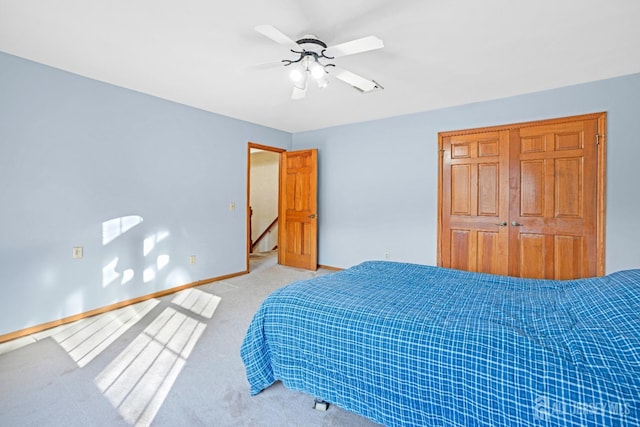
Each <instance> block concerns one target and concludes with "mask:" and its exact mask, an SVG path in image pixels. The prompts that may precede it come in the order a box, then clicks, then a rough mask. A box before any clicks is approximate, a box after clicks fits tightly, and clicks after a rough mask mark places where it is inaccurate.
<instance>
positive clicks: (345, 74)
mask: <svg viewBox="0 0 640 427" xmlns="http://www.w3.org/2000/svg"><path fill="white" fill-rule="evenodd" d="M331 74H333V76H334V77H335V78H336V79H339V80H342V81H343V82H345V83H347V84H348V85H351V86H353V87H354V88H356V89H358V90H359V91H360V92H371V91H372V90H375V89H384V88H383V87H382V86H380V85H379V84H378V83H377V82H375V81H374V80H369V79H365V78H364V77H362V76H359V75H357V74H355V73H352V72H351V71H348V70H345V69H344V68H338V67H335V69H334V70H332V71H331Z"/></svg>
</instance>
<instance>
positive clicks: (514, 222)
mask: <svg viewBox="0 0 640 427" xmlns="http://www.w3.org/2000/svg"><path fill="white" fill-rule="evenodd" d="M511 225H513V226H514V227H522V224H520V223H519V222H517V221H512V222H511Z"/></svg>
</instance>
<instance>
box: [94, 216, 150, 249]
mask: <svg viewBox="0 0 640 427" xmlns="http://www.w3.org/2000/svg"><path fill="white" fill-rule="evenodd" d="M140 223H142V217H141V216H139V215H128V216H122V217H120V218H113V219H110V220H108V221H105V222H103V223H102V245H103V246H106V245H107V244H109V243H110V242H111V241H113V240H114V239H116V238H118V237H119V236H121V235H123V234H124V233H126V232H127V231H129V230H131V229H132V228H133V227H135V226H136V225H138V224H140Z"/></svg>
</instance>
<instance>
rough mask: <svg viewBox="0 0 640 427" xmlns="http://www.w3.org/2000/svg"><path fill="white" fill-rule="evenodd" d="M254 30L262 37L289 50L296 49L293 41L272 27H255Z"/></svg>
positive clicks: (296, 45)
mask: <svg viewBox="0 0 640 427" xmlns="http://www.w3.org/2000/svg"><path fill="white" fill-rule="evenodd" d="M254 30H256V31H257V32H259V33H260V34H262V35H263V36H265V37H267V38H269V39H271V40H273V41H274V42H276V43H278V44H281V45H283V46H286V47H288V48H289V49H298V48H299V46H298V43H296V42H295V41H293V40H292V39H291V38H290V37H289V36H287V35H286V34H284V33H283V32H282V31H280V30H278V29H277V28H276V27H274V26H273V25H256V26H255V27H254Z"/></svg>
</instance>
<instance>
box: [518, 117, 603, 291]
mask: <svg viewBox="0 0 640 427" xmlns="http://www.w3.org/2000/svg"><path fill="white" fill-rule="evenodd" d="M596 135H597V120H596V119H589V120H577V121H571V122H567V123H553V124H549V125H543V126H531V127H523V128H521V129H520V130H519V135H518V136H519V140H515V141H514V143H513V144H512V145H511V147H512V150H511V159H510V165H511V175H512V176H513V180H512V182H513V188H512V203H511V211H510V215H509V221H510V246H509V273H510V275H512V276H522V277H535V278H541V279H542V278H546V279H573V278H577V277H589V276H595V275H596V273H597V263H596V241H597V228H596V221H597V211H598V210H597V187H598V186H597V182H598V181H597V173H596V172H597V170H596V166H597V144H596Z"/></svg>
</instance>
